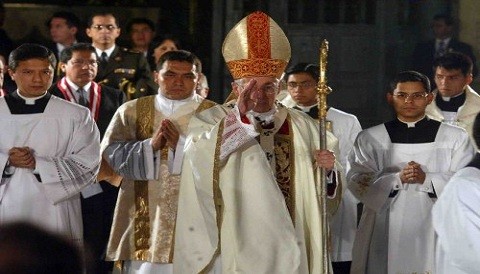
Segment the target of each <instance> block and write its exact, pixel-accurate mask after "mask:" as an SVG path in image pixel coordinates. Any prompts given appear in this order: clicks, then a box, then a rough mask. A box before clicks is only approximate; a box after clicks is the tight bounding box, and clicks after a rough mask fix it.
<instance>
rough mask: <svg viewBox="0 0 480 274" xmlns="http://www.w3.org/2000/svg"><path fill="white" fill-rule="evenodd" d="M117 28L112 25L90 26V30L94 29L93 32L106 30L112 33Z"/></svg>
mask: <svg viewBox="0 0 480 274" xmlns="http://www.w3.org/2000/svg"><path fill="white" fill-rule="evenodd" d="M116 28H117V27H116V26H114V25H93V26H92V29H95V30H98V31H101V30H102V29H106V30H108V31H112V30H114V29H116Z"/></svg>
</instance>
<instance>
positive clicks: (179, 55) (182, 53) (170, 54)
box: [157, 50, 197, 71]
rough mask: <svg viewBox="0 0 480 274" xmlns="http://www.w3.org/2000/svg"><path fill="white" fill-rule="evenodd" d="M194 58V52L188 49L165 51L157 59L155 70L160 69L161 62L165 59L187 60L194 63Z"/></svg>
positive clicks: (165, 60)
mask: <svg viewBox="0 0 480 274" xmlns="http://www.w3.org/2000/svg"><path fill="white" fill-rule="evenodd" d="M195 58H197V57H196V56H195V54H193V53H191V52H190V51H186V50H173V51H167V52H165V53H164V54H163V55H162V56H161V57H160V59H159V60H158V64H157V71H160V70H161V69H162V66H163V64H164V63H165V62H167V61H180V62H188V63H190V64H192V65H195Z"/></svg>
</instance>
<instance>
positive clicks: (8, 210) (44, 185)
mask: <svg viewBox="0 0 480 274" xmlns="http://www.w3.org/2000/svg"><path fill="white" fill-rule="evenodd" d="M0 117H1V119H0V140H1V142H0V167H1V168H2V170H3V168H4V167H5V166H6V164H7V161H8V151H9V150H10V149H11V148H12V147H24V146H28V147H30V148H31V149H33V151H34V154H35V161H36V169H35V173H36V174H38V176H39V177H40V179H41V181H39V180H38V179H37V177H36V176H35V174H34V171H33V170H32V169H26V168H13V170H14V171H13V175H12V176H11V177H10V178H3V179H2V181H1V183H0V224H4V223H7V222H11V221H28V222H32V223H34V224H36V225H39V226H41V227H43V228H45V229H48V230H50V231H53V232H56V233H60V234H63V235H65V236H67V237H68V238H70V239H71V240H73V241H75V242H76V243H78V244H82V239H83V236H82V234H83V231H82V214H81V209H80V196H79V195H80V194H79V193H80V191H81V190H82V189H83V188H85V187H86V186H88V185H89V184H91V183H94V182H95V178H96V175H97V171H98V165H99V162H100V144H99V142H100V135H99V132H98V129H97V126H96V125H95V122H94V121H93V119H92V118H91V115H90V112H89V110H88V109H87V108H84V107H81V106H78V105H76V104H73V103H70V102H67V101H64V100H62V99H59V98H58V97H55V96H52V97H51V98H50V100H49V102H48V104H47V106H46V108H45V110H44V112H43V113H35V114H17V115H12V114H11V113H10V110H9V108H8V106H7V104H6V102H5V99H4V98H0Z"/></svg>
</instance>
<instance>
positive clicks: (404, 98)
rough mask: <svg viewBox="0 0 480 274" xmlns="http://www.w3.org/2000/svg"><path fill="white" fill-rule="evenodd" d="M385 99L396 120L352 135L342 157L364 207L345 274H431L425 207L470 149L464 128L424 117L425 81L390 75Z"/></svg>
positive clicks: (409, 74) (431, 241)
mask: <svg viewBox="0 0 480 274" xmlns="http://www.w3.org/2000/svg"><path fill="white" fill-rule="evenodd" d="M387 100H388V102H389V103H390V104H391V105H392V106H393V108H394V110H395V113H396V115H397V117H396V119H394V120H392V121H389V122H386V123H384V124H380V125H377V126H374V127H371V128H368V129H366V130H363V131H362V132H360V133H359V135H358V137H357V140H356V141H355V145H354V148H353V150H352V152H351V153H350V155H349V161H348V164H349V165H350V169H349V171H348V173H347V180H348V182H349V187H350V190H351V191H352V193H353V194H354V195H355V196H356V197H357V198H358V199H359V200H360V201H361V202H362V203H363V204H364V210H363V214H362V218H361V221H360V224H359V227H358V231H357V234H356V237H355V242H354V246H353V254H352V255H353V260H352V268H351V273H369V274H372V273H378V274H385V273H388V274H396V273H435V272H434V254H435V233H434V231H433V227H432V219H431V210H432V206H433V205H434V203H435V201H436V199H437V198H438V197H439V196H441V195H442V192H443V191H444V188H445V186H446V185H447V182H448V180H449V179H450V178H451V177H452V175H453V174H454V173H455V172H456V171H458V170H459V169H460V168H462V167H464V166H465V165H466V164H467V163H468V162H469V161H470V160H471V159H472V157H473V155H474V153H475V149H474V147H473V144H472V143H471V141H470V139H469V137H468V134H467V132H466V131H465V130H464V129H462V128H459V127H455V126H451V125H448V124H443V123H440V122H438V121H435V120H432V119H430V118H429V117H428V116H426V115H425V108H426V107H427V105H428V104H430V103H431V102H432V100H433V94H432V92H431V91H430V82H429V80H428V78H427V77H426V76H425V75H423V74H420V73H418V72H415V71H405V72H400V73H398V74H397V75H396V76H395V78H394V79H393V80H392V82H391V83H390V90H389V92H388V93H387Z"/></svg>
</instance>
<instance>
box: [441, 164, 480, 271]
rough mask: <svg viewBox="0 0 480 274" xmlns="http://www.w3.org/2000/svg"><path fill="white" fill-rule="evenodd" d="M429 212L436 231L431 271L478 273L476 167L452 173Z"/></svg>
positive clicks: (479, 173)
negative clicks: (433, 267)
mask: <svg viewBox="0 0 480 274" xmlns="http://www.w3.org/2000/svg"><path fill="white" fill-rule="evenodd" d="M432 215H433V216H432V219H433V227H434V229H435V232H436V233H437V250H436V251H437V252H436V253H437V254H436V270H435V273H436V274H451V273H455V274H475V273H479V272H480V261H479V258H480V170H479V169H478V168H475V167H466V168H463V169H461V170H459V171H458V172H457V173H455V175H454V176H453V177H452V178H451V179H450V182H449V183H448V185H447V186H446V187H445V189H444V191H443V194H442V195H441V196H440V198H439V199H438V201H437V203H436V204H435V206H434V207H433V210H432Z"/></svg>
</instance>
